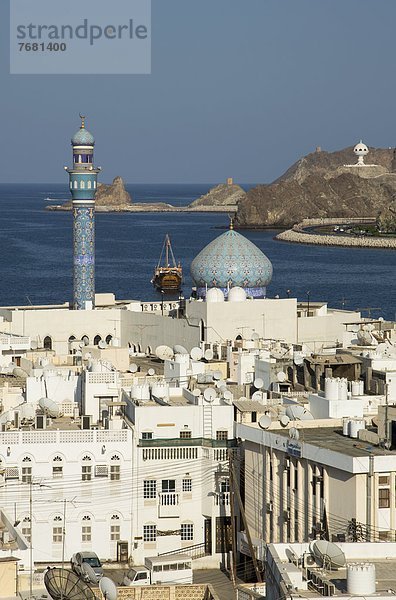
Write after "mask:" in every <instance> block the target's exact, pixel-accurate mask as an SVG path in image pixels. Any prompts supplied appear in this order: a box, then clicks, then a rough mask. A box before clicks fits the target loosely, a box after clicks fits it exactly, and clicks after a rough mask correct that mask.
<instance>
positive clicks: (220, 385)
mask: <svg viewBox="0 0 396 600" xmlns="http://www.w3.org/2000/svg"><path fill="white" fill-rule="evenodd" d="M225 385H226V382H225V381H224V379H220V381H216V387H217V388H219V390H221V388H222V387H224V386H225Z"/></svg>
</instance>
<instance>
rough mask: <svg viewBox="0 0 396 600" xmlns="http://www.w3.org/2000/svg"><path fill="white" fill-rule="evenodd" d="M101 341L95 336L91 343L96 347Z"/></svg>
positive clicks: (100, 338)
mask: <svg viewBox="0 0 396 600" xmlns="http://www.w3.org/2000/svg"><path fill="white" fill-rule="evenodd" d="M101 341H102V337H101V336H100V335H95V337H94V341H93V343H94V346H97V345H98V344H99V342H101Z"/></svg>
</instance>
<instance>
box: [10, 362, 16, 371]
mask: <svg viewBox="0 0 396 600" xmlns="http://www.w3.org/2000/svg"><path fill="white" fill-rule="evenodd" d="M16 366H17V364H16V363H14V362H10V363H8V368H9V369H15V368H16Z"/></svg>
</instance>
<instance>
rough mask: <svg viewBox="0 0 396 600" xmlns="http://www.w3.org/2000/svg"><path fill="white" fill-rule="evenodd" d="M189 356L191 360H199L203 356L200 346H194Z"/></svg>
mask: <svg viewBox="0 0 396 600" xmlns="http://www.w3.org/2000/svg"><path fill="white" fill-rule="evenodd" d="M190 356H191V358H192V359H193V360H201V358H202V357H203V352H202V350H201V348H198V347H197V346H195V347H194V348H193V349H192V350H191V353H190Z"/></svg>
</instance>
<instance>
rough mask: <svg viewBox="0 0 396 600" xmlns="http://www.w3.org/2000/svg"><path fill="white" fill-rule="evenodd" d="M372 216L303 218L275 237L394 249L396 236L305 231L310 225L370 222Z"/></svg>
mask: <svg viewBox="0 0 396 600" xmlns="http://www.w3.org/2000/svg"><path fill="white" fill-rule="evenodd" d="M374 221H375V219H374V218H373V217H365V218H361V219H357V218H355V219H304V221H302V222H301V223H298V224H297V225H294V227H293V228H292V229H288V230H286V231H282V233H279V234H278V235H277V236H276V237H275V239H277V240H280V241H283V242H292V243H294V244H316V245H319V246H346V247H351V248H385V249H387V250H393V249H395V250H396V237H388V238H387V237H368V236H361V237H358V236H354V235H352V234H348V235H331V234H320V233H315V232H310V231H307V229H308V228H312V227H324V226H326V225H327V226H328V225H340V224H343V225H346V224H348V225H352V224H358V223H372V222H374Z"/></svg>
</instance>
